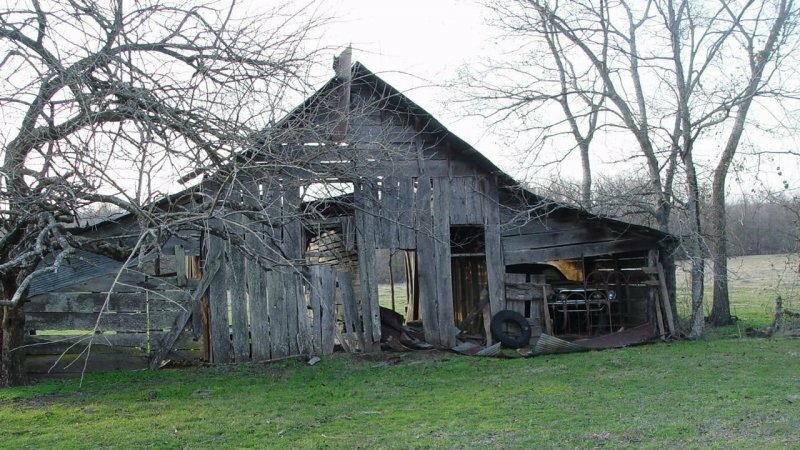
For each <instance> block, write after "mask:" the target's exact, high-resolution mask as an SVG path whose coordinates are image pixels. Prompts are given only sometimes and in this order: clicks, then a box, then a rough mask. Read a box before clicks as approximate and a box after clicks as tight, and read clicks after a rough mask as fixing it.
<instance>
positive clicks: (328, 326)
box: [319, 265, 336, 355]
mask: <svg viewBox="0 0 800 450" xmlns="http://www.w3.org/2000/svg"><path fill="white" fill-rule="evenodd" d="M319 276H320V287H321V289H322V291H321V292H320V293H321V295H320V307H321V308H320V312H321V313H322V315H321V317H320V330H321V336H322V341H321V342H322V346H321V353H322V354H323V355H330V354H332V353H333V347H334V337H335V329H336V317H335V315H334V313H335V311H336V309H335V308H336V305H335V304H334V301H335V293H336V269H335V268H334V267H333V266H330V265H324V266H320V271H319Z"/></svg>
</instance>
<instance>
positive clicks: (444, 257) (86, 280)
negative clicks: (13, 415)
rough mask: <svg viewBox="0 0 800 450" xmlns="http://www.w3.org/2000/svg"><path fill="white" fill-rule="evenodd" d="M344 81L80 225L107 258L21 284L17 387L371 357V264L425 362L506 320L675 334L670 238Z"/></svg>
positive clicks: (359, 70) (391, 92) (556, 328)
mask: <svg viewBox="0 0 800 450" xmlns="http://www.w3.org/2000/svg"><path fill="white" fill-rule="evenodd" d="M336 68H337V75H336V76H335V77H334V78H332V79H331V80H330V81H329V82H328V83H327V84H326V85H325V86H323V87H322V88H321V89H320V90H319V91H318V92H316V93H315V94H314V95H313V96H311V97H310V98H308V99H307V100H306V101H305V102H304V103H303V104H302V105H300V106H299V107H297V108H296V109H295V110H294V111H292V112H291V113H290V114H289V115H288V116H287V117H286V118H285V119H284V120H282V121H281V122H280V123H278V124H276V125H275V126H274V127H272V128H270V129H269V130H266V131H265V133H264V135H262V136H257V137H254V139H253V145H252V147H251V148H249V149H246V150H245V151H243V152H242V153H240V154H237V155H235V156H233V157H232V158H231V159H230V160H229V161H228V163H227V165H226V166H224V167H216V168H214V169H213V170H208V171H205V172H204V171H202V170H198V171H197V172H195V173H193V174H192V175H191V176H190V177H187V180H186V181H187V184H190V185H191V186H192V187H190V188H187V189H186V190H185V191H183V192H180V193H178V194H175V195H173V196H170V197H168V198H165V199H164V200H162V201H161V202H158V204H155V205H152V206H151V208H150V210H149V211H150V214H151V216H152V217H153V219H152V220H151V221H150V222H146V221H144V222H143V221H142V219H141V217H136V216H135V215H133V214H125V215H120V216H119V217H116V218H113V219H111V220H105V221H103V222H100V223H96V224H92V225H90V226H85V227H84V228H83V229H82V230H81V231H80V232H81V234H82V236H84V237H86V238H87V239H91V240H94V241H95V242H96V243H97V246H96V247H97V248H104V249H105V251H104V252H102V253H104V254H105V255H108V254H109V253H110V251H108V250H109V249H114V250H115V251H117V252H118V254H119V256H118V257H116V258H111V257H109V256H101V255H100V254H98V253H100V252H89V251H81V252H78V253H76V254H75V255H73V256H71V257H70V260H69V261H68V262H67V263H65V264H64V267H63V268H62V269H60V270H59V271H58V272H56V273H55V274H50V275H48V276H45V277H42V278H41V279H39V280H37V281H36V282H35V283H34V284H33V285H32V287H31V289H30V291H29V301H28V303H27V304H26V305H25V310H26V314H27V322H26V327H27V328H28V330H30V336H29V344H32V345H31V346H29V347H28V348H27V349H28V354H29V357H28V364H29V371H30V372H31V373H43V372H47V371H50V370H52V371H54V372H70V371H73V372H78V371H81V370H83V369H84V368H87V369H96V370H107V369H116V368H136V367H147V366H150V367H157V366H159V365H160V364H162V363H163V362H164V361H167V360H171V361H201V360H202V361H208V362H213V363H228V362H240V361H262V360H270V359H277V358H282V357H286V356H290V355H298V354H329V353H331V352H333V351H334V350H335V349H341V350H344V351H350V352H356V351H358V352H361V351H376V350H379V349H380V343H381V339H382V337H384V341H385V340H386V339H385V336H382V332H381V329H382V323H381V308H380V307H381V300H380V298H379V286H378V284H379V283H378V278H377V264H378V260H377V257H376V255H377V254H378V252H379V250H380V249H388V250H389V251H390V252H391V253H393V254H400V255H402V256H403V260H404V261H405V262H406V270H405V274H406V275H405V277H404V278H405V279H404V280H393V281H395V283H396V284H398V285H399V284H402V286H403V287H404V289H403V290H404V291H405V292H406V293H407V295H408V302H407V306H406V305H404V306H403V308H402V311H401V313H402V314H403V316H404V320H405V321H406V322H407V323H408V324H411V325H414V326H417V327H419V329H420V330H421V336H420V337H421V338H424V341H425V342H427V343H428V344H430V345H433V346H436V347H442V348H449V347H452V346H453V345H455V344H456V342H457V339H479V340H480V339H483V340H485V341H491V340H492V334H491V333H490V332H489V322H490V318H491V317H492V316H493V315H495V314H496V313H498V312H500V311H503V310H513V311H516V312H518V313H519V314H520V315H521V316H523V317H524V318H525V319H526V320H527V321H528V322H529V323H530V325H531V327H532V329H533V331H534V333H533V334H534V336H536V335H538V334H539V333H543V332H546V333H547V334H550V335H556V336H562V337H565V338H580V337H586V336H594V335H598V334H605V333H612V332H615V331H617V330H619V329H621V328H625V327H633V326H636V325H640V324H644V323H650V324H653V326H654V327H656V329H658V333H659V334H662V335H666V334H668V333H670V332H671V331H674V329H673V328H674V324H673V323H672V322H671V317H672V308H671V307H670V306H669V305H670V302H669V301H668V300H669V298H670V296H671V293H669V292H667V289H666V287H667V286H668V285H669V283H665V281H666V280H667V279H668V278H669V277H671V276H672V269H671V266H669V265H666V271H665V270H664V267H665V263H666V262H667V260H668V255H669V254H670V252H671V251H672V249H673V246H674V240H673V239H672V238H671V237H670V236H669V235H667V234H665V233H662V232H659V231H657V230H653V229H651V228H647V227H643V226H637V225H632V224H628V223H624V222H620V221H616V220H611V219H607V218H602V217H598V216H594V215H591V214H589V213H587V212H585V211H582V210H580V209H577V208H573V207H567V206H564V205H561V204H558V203H555V202H551V201H548V200H547V199H544V198H541V197H539V196H537V195H535V194H533V193H532V192H529V191H528V190H526V189H525V188H523V187H522V186H520V185H519V184H518V183H517V182H516V181H515V180H513V179H512V178H511V177H509V176H508V175H506V174H505V173H503V172H502V171H500V170H499V169H498V168H497V167H496V166H495V165H494V164H492V163H491V162H490V161H489V160H488V159H487V158H485V157H484V156H483V155H481V154H480V153H479V152H478V151H476V150H475V149H474V148H472V147H471V146H470V145H469V144H467V143H466V142H464V141H463V140H462V139H460V138H458V137H457V136H455V135H453V134H452V133H450V132H449V131H447V129H446V128H445V127H444V126H442V124H440V123H439V122H438V121H437V120H436V119H435V118H433V117H432V116H431V115H430V114H429V113H427V112H426V111H424V110H423V109H422V108H420V107H419V106H417V105H416V104H414V103H413V102H412V101H411V100H410V99H408V98H407V97H406V96H404V95H403V94H401V93H400V92H398V91H397V90H396V89H394V88H393V87H391V86H390V85H388V84H387V83H386V82H385V81H383V80H382V79H381V78H380V77H379V76H377V75H376V74H374V73H372V72H370V71H369V70H368V69H367V68H366V67H364V66H363V65H361V64H359V63H355V64H353V65H351V64H350V61H349V56H348V54H347V53H345V54H343V55H342V57H340V58H339V60H338V63H337V67H336ZM159 217H163V219H158V218H159ZM123 261H124V262H123ZM554 270H555V272H553V271H554ZM667 316H669V320H668V317H667ZM89 344H91V345H89ZM87 356H88V359H87V358H86V357H87Z"/></svg>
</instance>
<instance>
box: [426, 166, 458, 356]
mask: <svg viewBox="0 0 800 450" xmlns="http://www.w3.org/2000/svg"><path fill="white" fill-rule="evenodd" d="M450 192H451V189H450V180H449V179H448V178H434V179H433V200H432V201H433V204H432V206H433V208H432V211H433V217H432V218H433V237H434V267H435V270H436V298H437V301H436V307H437V311H436V312H437V315H438V323H439V342H440V344H441V345H443V346H445V347H447V348H450V347H453V346H454V345H455V344H456V335H457V334H458V330H457V329H456V328H455V317H454V314H453V278H452V274H451V261H450V215H449V214H448V211H450Z"/></svg>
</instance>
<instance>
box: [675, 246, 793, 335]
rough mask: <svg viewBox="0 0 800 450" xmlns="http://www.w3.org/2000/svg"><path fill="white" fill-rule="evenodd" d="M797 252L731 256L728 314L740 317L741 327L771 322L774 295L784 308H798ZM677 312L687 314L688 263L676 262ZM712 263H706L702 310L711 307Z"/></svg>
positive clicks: (688, 295) (688, 304)
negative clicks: (793, 253) (778, 296)
mask: <svg viewBox="0 0 800 450" xmlns="http://www.w3.org/2000/svg"><path fill="white" fill-rule="evenodd" d="M799 265H800V257H799V256H798V255H759V256H744V257H739V258H731V259H730V261H729V262H728V269H729V272H730V278H729V292H730V297H731V314H733V315H735V316H737V317H739V319H740V324H739V325H740V327H739V328H741V329H744V327H747V326H755V327H762V326H765V325H767V324H768V323H770V322H771V321H772V318H773V315H774V312H775V297H776V296H777V295H780V296H781V297H782V298H783V306H784V308H788V309H791V310H794V311H800V274H799V273H798V269H799V268H800V267H798V266H799ZM677 276H678V295H677V297H678V311H679V313H680V314H681V315H682V316H683V317H688V316H689V311H690V301H691V297H690V289H689V280H690V278H689V265H688V263H686V262H682V263H680V264H679V265H678V271H677ZM713 288H714V285H713V279H712V277H711V265H710V263H709V264H708V265H707V266H706V279H705V294H706V295H705V309H706V315H709V313H710V310H711V296H712V291H713Z"/></svg>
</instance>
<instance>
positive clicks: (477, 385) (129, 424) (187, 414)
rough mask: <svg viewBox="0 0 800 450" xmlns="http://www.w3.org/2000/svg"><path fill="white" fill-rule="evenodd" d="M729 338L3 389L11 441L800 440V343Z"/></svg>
mask: <svg viewBox="0 0 800 450" xmlns="http://www.w3.org/2000/svg"><path fill="white" fill-rule="evenodd" d="M766 260H770V259H769V258H767V259H766ZM771 260H776V258H773V259H771ZM751 262H752V264H750V263H751ZM744 264H745V265H746V266H748V267H749V269H747V270H751V269H752V270H756V269H757V267H756V266H758V264H757V263H756V262H753V261H744ZM773 273H775V272H774V271H772V270H765V271H764V273H763V278H762V281H761V282H760V283H761V284H758V283H753V284H752V286H751V288H752V289H750V290H747V289H745V288H748V282H750V280H751V279H750V278H749V277H745V276H744V269H743V271H742V279H741V280H739V281H736V285H737V288H736V292H737V293H736V294H735V295H734V299H735V302H737V303H736V305H737V306H736V308H737V314H738V315H739V316H740V317H742V318H743V320H744V321H749V322H753V323H762V324H763V323H766V322H767V321H768V317H769V314H768V312H769V311H768V310H767V309H765V308H767V306H766V305H769V304H770V303H771V302H772V300H771V298H770V297H773V296H774V293H775V290H774V289H772V288H770V287H769V286H767V284H772V283H774V282H775V279H774V277H773V276H772V275H771V274H773ZM755 276H758V275H754V277H755ZM795 276H796V275H795ZM754 279H755V278H754ZM771 289H772V290H771ZM787 292H788V291H787ZM787 296H788V294H787ZM762 298H763V300H761V299H762ZM748 299H749V300H748ZM750 301H752V302H756V301H757V303H753V304H750V303H747V302H750ZM793 301H795V302H796V301H797V300H796V298H795V300H793ZM739 302H742V303H739ZM751 313H752V314H753V316H749V315H748V314H751ZM724 331H725V332H723V333H713V335H714V336H716V337H715V338H713V339H704V340H700V341H680V342H671V343H659V344H653V345H647V346H639V347H632V348H628V349H617V350H606V351H601V352H591V353H580V354H569V355H558V356H546V357H536V358H525V359H523V358H514V359H494V358H493V359H485V358H478V357H463V356H458V355H454V354H450V353H444V352H416V353H411V354H392V353H384V354H380V355H361V356H348V355H336V356H332V357H326V358H324V359H323V360H322V361H321V362H320V363H318V364H317V365H315V366H308V365H307V364H305V362H304V360H299V359H294V360H286V361H280V362H274V363H270V364H248V365H238V366H216V367H203V368H191V369H167V370H161V371H158V372H151V371H140V372H127V373H121V372H120V373H106V374H94V375H87V377H86V379H85V381H84V384H83V386H82V387H80V386H78V382H77V380H62V381H51V382H47V383H42V384H38V385H35V386H28V387H21V388H13V389H5V390H0V422H2V426H0V446H1V447H3V448H49V447H58V448H97V447H120V448H139V447H158V448H185V447H190V448H198V447H203V448H204V447H211V446H214V447H219V448H230V447H259V448H261V447H271V448H286V447H293V448H354V447H358V448H372V447H377V448H431V447H434V448H438V447H444V448H464V447H478V448H598V447H606V448H620V447H629V448H641V447H645V448H648V447H649V448H664V447H667V448H676V447H692V448H696V447H717V448H731V447H733V448H800V433H798V430H800V340H798V339H791V338H775V339H771V340H765V339H751V338H743V339H741V338H736V337H733V336H737V333H735V332H734V331H735V327H731V328H728V329H726V330H724Z"/></svg>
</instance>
